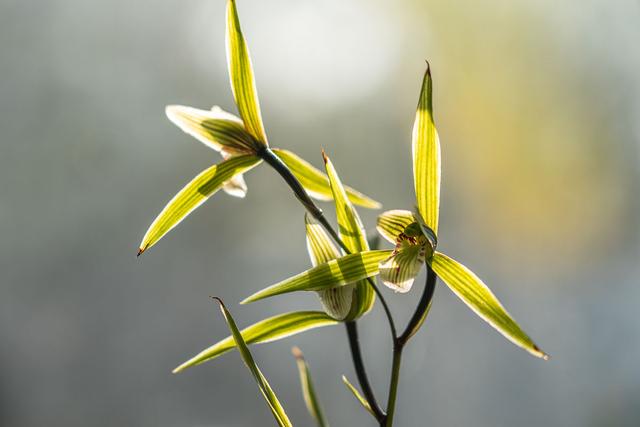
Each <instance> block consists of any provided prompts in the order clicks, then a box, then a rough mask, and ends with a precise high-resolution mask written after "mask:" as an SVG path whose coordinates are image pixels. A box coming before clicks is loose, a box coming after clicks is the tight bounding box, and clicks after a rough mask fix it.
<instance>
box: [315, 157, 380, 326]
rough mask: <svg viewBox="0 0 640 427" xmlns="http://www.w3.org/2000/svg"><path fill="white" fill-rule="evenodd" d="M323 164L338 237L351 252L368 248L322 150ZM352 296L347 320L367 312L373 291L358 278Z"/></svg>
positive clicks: (371, 302)
mask: <svg viewBox="0 0 640 427" xmlns="http://www.w3.org/2000/svg"><path fill="white" fill-rule="evenodd" d="M322 156H323V158H324V164H325V167H326V170H327V176H328V177H329V184H330V185H331V192H332V193H333V200H334V202H335V205H336V218H337V220H338V232H339V234H340V239H341V240H342V241H343V242H344V244H345V246H346V247H347V248H348V249H349V251H351V252H352V253H355V252H362V251H367V250H369V243H368V242H367V235H366V233H365V231H364V227H363V225H362V221H361V220H360V217H359V216H358V212H356V210H355V208H354V207H353V205H352V204H351V202H350V201H349V199H348V198H347V192H346V191H345V189H344V186H343V185H342V181H341V180H340V177H339V176H338V172H337V171H336V169H335V167H334V166H333V163H332V162H331V160H330V159H329V157H328V156H327V155H326V154H325V153H324V152H323V153H322ZM355 286H356V289H355V292H354V293H353V296H354V298H355V300H354V301H353V302H354V303H355V304H353V306H352V309H351V312H350V313H349V315H348V316H347V317H346V319H347V320H352V319H355V318H358V317H360V316H362V315H364V314H365V313H367V312H368V311H369V310H371V308H372V307H373V304H374V302H375V291H374V290H373V288H372V287H371V286H370V285H369V283H368V282H367V281H365V280H360V281H358V282H357V283H356V284H355Z"/></svg>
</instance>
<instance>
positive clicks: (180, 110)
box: [165, 105, 256, 155]
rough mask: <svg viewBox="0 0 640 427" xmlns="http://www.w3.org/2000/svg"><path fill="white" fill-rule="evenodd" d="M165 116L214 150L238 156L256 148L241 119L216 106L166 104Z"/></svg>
mask: <svg viewBox="0 0 640 427" xmlns="http://www.w3.org/2000/svg"><path fill="white" fill-rule="evenodd" d="M165 112H166V114H167V117H168V118H169V120H171V121H172V122H173V123H174V124H175V125H176V126H178V127H179V128H180V129H182V131H184V132H186V133H187V134H189V135H191V136H193V137H194V138H196V139H197V140H198V141H200V142H202V143H203V144H205V145H206V146H207V147H210V148H213V149H214V150H216V151H219V152H223V153H227V154H231V155H237V154H243V153H244V154H248V153H253V152H254V151H255V147H256V143H255V140H254V139H253V138H252V137H251V135H249V133H248V132H247V131H246V130H245V128H244V125H243V124H242V120H240V119H239V118H238V117H236V116H234V115H233V114H229V113H227V112H226V111H223V110H222V109H220V108H218V107H213V108H212V109H211V110H200V109H197V108H192V107H186V106H184V105H168V106H167V107H166V109H165Z"/></svg>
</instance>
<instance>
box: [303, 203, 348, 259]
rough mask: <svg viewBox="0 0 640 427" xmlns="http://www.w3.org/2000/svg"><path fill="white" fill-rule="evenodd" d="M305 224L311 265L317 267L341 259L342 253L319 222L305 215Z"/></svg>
mask: <svg viewBox="0 0 640 427" xmlns="http://www.w3.org/2000/svg"><path fill="white" fill-rule="evenodd" d="M304 224H305V228H306V231H307V251H308V252H309V258H311V265H313V266H314V267H315V266H317V265H318V264H324V263H325V262H328V261H331V260H332V259H336V258H340V251H339V250H338V248H336V247H335V245H334V244H333V242H332V241H331V237H329V235H328V234H327V232H326V231H324V228H322V225H320V223H319V222H318V221H316V220H315V219H314V218H313V217H312V216H311V215H309V214H308V213H305V214H304Z"/></svg>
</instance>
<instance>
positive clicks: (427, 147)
mask: <svg viewBox="0 0 640 427" xmlns="http://www.w3.org/2000/svg"><path fill="white" fill-rule="evenodd" d="M432 87H433V85H432V81H431V71H430V70H429V67H428V65H427V71H426V72H425V74H424V79H423V81H422V90H421V91H420V100H419V102H418V111H417V112H416V120H415V122H414V124H413V179H414V184H415V190H416V200H417V202H418V211H419V212H420V215H421V216H422V218H423V219H424V221H425V223H426V225H427V226H428V227H430V228H431V229H432V230H433V231H434V232H435V233H436V235H437V233H438V213H439V209H440V140H439V139H438V132H437V131H436V127H435V124H434V122H433V101H432Z"/></svg>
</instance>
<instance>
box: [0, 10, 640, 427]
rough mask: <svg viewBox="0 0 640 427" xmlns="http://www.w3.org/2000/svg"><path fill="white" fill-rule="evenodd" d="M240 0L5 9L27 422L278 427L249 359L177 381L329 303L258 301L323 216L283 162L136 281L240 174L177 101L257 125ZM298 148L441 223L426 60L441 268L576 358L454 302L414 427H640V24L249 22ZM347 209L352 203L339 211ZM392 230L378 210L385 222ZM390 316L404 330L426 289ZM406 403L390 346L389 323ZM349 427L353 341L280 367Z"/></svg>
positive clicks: (9, 280) (6, 247) (23, 420)
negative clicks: (219, 170) (417, 200)
mask: <svg viewBox="0 0 640 427" xmlns="http://www.w3.org/2000/svg"><path fill="white" fill-rule="evenodd" d="M224 9H225V5H224V1H223V0H186V1H179V2H178V1H130V0H127V1H123V0H111V1H98V0H86V1H73V0H49V1H38V2H36V1H24V0H23V1H20V0H1V1H0V135H1V136H0V144H1V145H0V150H1V151H0V231H1V236H2V244H1V245H0V272H1V273H0V280H1V283H0V348H1V349H0V425H2V426H7V427H30V426H43V425H47V426H64V427H69V426H114V425H122V426H129V425H131V426H257V425H271V424H272V420H271V418H270V414H269V411H268V409H267V407H266V406H265V404H264V402H263V401H262V398H261V396H260V394H259V392H258V390H257V388H256V387H255V385H254V384H253V381H252V379H251V377H250V375H249V374H248V372H247V371H246V370H245V368H244V366H243V365H242V363H241V361H240V359H239V357H238V356H237V355H236V354H228V355H226V356H224V357H223V358H221V359H219V360H217V361H216V362H214V363H211V364H207V365H203V366H201V367H197V368H194V369H191V370H189V371H187V372H185V373H183V374H180V375H172V374H171V373H170V371H171V369H172V368H174V367H175V366H176V365H177V364H179V363H180V362H183V361H184V360H185V359H186V358H188V357H189V356H191V355H193V354H195V353H196V352H197V351H199V350H200V349H202V348H204V347H205V346H207V345H209V344H211V343H212V342H213V341H214V340H217V339H219V338H221V337H223V336H225V334H226V332H227V331H226V326H225V324H224V322H223V320H222V317H221V315H220V313H219V311H218V310H217V308H215V305H214V304H213V303H212V302H211V301H210V300H209V298H208V295H218V296H221V297H223V298H224V299H225V301H226V302H227V303H228V305H229V308H230V309H231V311H232V313H233V314H234V315H235V317H236V319H237V321H238V323H239V324H240V325H247V324H249V323H251V322H254V321H257V320H259V319H261V318H263V317H266V316H269V315H273V314H276V313H280V312H283V311H288V310H294V309H300V308H316V307H318V306H319V305H318V302H317V301H316V298H315V296H314V295H309V294H305V295H298V294H296V295H290V296H286V297H281V298H274V299H270V300H266V301H262V302H259V303H256V304H254V305H250V306H238V305H237V302H238V301H240V300H241V299H243V298H244V297H246V296H248V295H249V294H251V293H253V292H254V291H256V290H258V289H260V288H262V287H264V286H266V285H270V284H272V283H274V282H276V281H278V280H280V279H283V278H285V277H287V276H288V275H291V274H293V273H297V272H299V271H302V270H303V269H306V268H307V267H308V266H309V259H308V257H307V255H306V249H305V245H304V234H303V216H302V210H301V208H300V206H299V205H298V204H297V203H296V201H295V199H294V198H293V197H292V196H291V194H290V192H289V191H288V189H287V188H285V187H284V185H283V183H282V181H281V179H280V178H279V177H278V176H277V175H276V174H275V173H273V172H272V171H271V170H269V169H267V168H266V167H260V168H257V169H256V170H254V171H252V172H250V173H249V174H248V175H247V177H246V178H247V182H248V185H249V193H248V195H247V198H246V199H245V200H239V199H235V198H232V197H229V196H227V195H225V194H222V193H220V194H218V195H216V196H215V198H213V199H212V200H210V201H209V202H208V203H207V204H206V205H204V206H203V207H202V208H200V209H199V210H198V211H196V212H195V213H194V214H193V215H192V216H190V217H189V218H188V219H187V220H185V221H184V222H183V223H182V224H181V225H180V226H179V227H178V228H177V229H175V230H174V231H172V232H171V233H169V234H168V235H167V236H166V237H165V238H164V239H163V240H162V241H160V242H159V243H158V245H157V246H156V247H154V248H152V249H151V250H150V251H149V252H148V253H146V254H145V255H144V256H143V257H141V258H140V259H136V257H135V253H136V251H137V244H138V242H139V241H140V239H141V237H142V235H143V234H144V231H145V230H146V228H147V227H148V225H149V224H150V223H151V221H152V220H153V218H154V217H155V215H156V214H157V213H158V212H159V211H160V210H161V208H162V207H163V206H164V204H165V203H166V202H167V201H168V200H169V199H170V198H171V197H172V196H173V194H174V193H175V192H176V191H177V190H178V189H179V188H180V187H181V186H182V185H183V184H185V183H186V182H187V181H189V180H190V179H191V178H192V177H193V176H195V175H196V174H197V173H198V172H199V171H201V170H202V169H204V168H205V167H207V166H208V165H210V164H212V163H214V162H217V161H218V160H219V156H218V154H216V153H215V152H213V151H211V150H209V149H207V148H206V147H204V146H203V145H202V144H200V143H199V142H198V141H196V140H194V139H192V138H190V137H188V136H187V135H185V134H184V133H182V132H181V131H180V130H179V129H178V128H176V127H175V126H173V125H172V124H171V123H170V122H169V121H168V120H167V119H166V118H165V116H164V111H163V110H164V106H165V105H166V104H170V103H181V104H187V105H192V106H196V107H200V108H209V107H211V106H212V105H214V104H217V105H220V106H221V107H222V108H224V109H226V110H228V111H232V112H235V107H234V104H233V99H232V97H231V91H230V88H229V83H228V75H227V71H226V64H225V46H224ZM239 11H240V17H241V20H242V24H243V27H244V30H245V35H246V37H247V39H248V42H249V46H250V49H251V52H252V56H253V61H254V66H255V72H256V77H257V84H258V89H259V92H260V99H261V103H262V111H263V116H264V120H265V124H266V128H267V132H268V134H269V138H270V141H271V144H272V145H273V146H277V147H283V148H288V149H291V150H294V151H296V152H297V153H299V154H300V155H302V156H304V157H305V158H307V159H309V160H310V161H312V162H313V163H314V164H315V165H316V166H320V165H321V158H320V148H321V147H323V148H324V149H325V150H326V151H327V153H328V154H329V155H330V156H331V157H332V159H333V161H334V163H335V166H336V168H337V169H338V171H339V172H340V174H341V176H342V178H343V180H344V181H345V182H347V183H349V184H351V185H352V186H354V187H356V188H358V189H360V190H362V191H363V192H365V193H367V194H369V195H371V196H373V197H375V198H376V199H378V200H380V201H382V202H383V203H384V205H385V208H388V209H391V208H409V209H411V208H412V207H413V195H412V193H413V188H412V176H411V168H410V149H411V145H410V142H411V141H410V134H411V126H412V122H413V114H414V111H415V106H416V102H417V97H418V92H419V86H420V81H421V77H422V73H423V71H424V68H425V63H424V59H428V60H429V61H430V62H431V64H432V68H433V76H434V81H435V99H434V103H435V114H436V122H437V124H438V127H439V131H440V136H441V141H442V151H443V153H442V157H443V177H442V194H443V200H442V211H441V230H440V242H441V243H440V248H441V250H443V251H444V252H446V253H448V254H450V255H451V256H453V257H454V258H456V259H458V260H460V261H461V262H463V263H465V264H466V265H468V266H469V267H470V268H471V269H473V270H474V271H475V272H476V273H477V274H478V275H479V276H480V277H482V278H483V279H484V280H485V281H486V283H487V284H489V286H490V287H491V288H492V289H493V290H494V292H495V293H496V294H497V295H498V296H499V297H500V298H501V300H502V301H503V303H504V304H505V305H506V306H507V308H508V309H509V310H510V312H511V313H512V314H513V315H514V317H515V318H516V319H517V320H518V321H519V322H520V323H521V325H522V326H523V327H524V329H525V330H526V331H527V332H528V333H530V334H531V335H532V337H533V338H534V339H535V340H536V341H537V342H538V343H539V344H540V345H541V346H542V347H543V348H544V349H545V350H546V351H548V352H549V353H550V354H551V356H552V359H551V361H549V362H547V363H545V362H543V361H540V360H537V359H535V358H533V357H531V356H529V355H527V354H526V353H525V352H523V351H521V350H519V349H518V348H516V347H515V346H513V345H511V344H510V343H509V342H507V341H506V340H505V339H503V338H502V337H501V336H500V335H499V334H498V333H496V332H495V331H494V330H492V329H491V328H490V327H488V326H487V325H486V324H484V323H483V322H482V321H480V320H479V319H478V318H477V317H476V316H475V315H474V314H473V313H472V312H471V311H470V310H468V309H467V308H466V307H465V306H464V305H463V304H462V303H461V302H460V301H459V300H458V299H457V298H456V297H455V296H454V295H453V294H452V293H451V292H450V291H449V290H448V289H447V288H446V287H444V286H440V285H439V286H438V288H437V290H436V294H435V300H434V304H433V307H432V312H431V314H430V316H429V318H428V321H427V324H426V327H425V328H424V329H423V330H422V331H421V332H420V334H419V335H418V336H417V337H416V338H415V340H414V341H413V342H412V344H411V346H410V347H409V348H408V349H407V351H406V355H405V359H404V363H403V370H402V382H401V386H400V392H399V406H398V411H397V413H398V417H397V420H398V422H397V425H398V426H423V425H426V426H434V427H435V426H445V427H446V426H487V427H490V426H523V427H527V426H541V425H544V426H565V427H584V426H586V427H597V426H605V425H606V426H607V427H611V426H614V427H618V426H637V425H640V364H638V360H640V344H638V337H639V334H640V328H639V321H638V314H637V313H638V308H637V307H638V302H639V301H640V287H639V286H638V281H639V278H640V266H639V263H638V260H639V259H640V257H639V252H640V251H639V249H640V244H639V242H640V233H639V228H638V217H639V214H640V204H639V202H638V200H639V199H638V194H639V191H640V184H639V182H640V180H639V175H640V168H639V167H638V164H639V160H640V155H639V153H640V149H639V148H640V124H639V123H640V121H639V118H640V80H639V79H638V76H639V75H640V50H639V49H638V41H639V40H640V25H639V24H638V23H639V22H640V4H639V3H638V2H637V1H632V0H620V1H616V2H611V1H605V0H601V1H578V0H575V1H563V2H558V1H551V0H548V1H538V2H515V1H514V2H507V1H500V0H488V1H484V2H477V1H466V2H450V1H445V0H440V1H435V0H434V1H419V0H414V1H407V0H403V1H398V0H368V1H364V0H352V1H351V0H350V1H345V0H330V1H329V0H328V1H322V2H319V1H311V0H295V1H293V0H286V1H285V0H273V1H259V0H239ZM323 207H324V208H325V210H326V211H328V212H330V211H331V205H330V204H323ZM361 213H362V216H363V219H364V221H365V222H366V224H367V225H368V226H369V227H372V226H373V225H374V223H375V215H376V212H372V211H364V210H361ZM422 283H423V279H422V277H421V278H420V279H419V280H418V282H416V285H415V288H414V290H413V291H412V292H411V293H409V294H406V295H394V294H393V293H391V292H386V291H385V293H386V294H387V295H388V299H389V300H390V301H391V304H392V308H393V310H394V312H395V313H397V316H398V318H399V322H400V323H402V322H403V321H404V320H406V319H407V317H408V316H409V314H410V310H411V308H412V307H413V305H414V304H415V302H416V299H417V298H418V296H419V293H420V291H421V287H422ZM361 323H362V325H361V334H362V338H363V347H364V351H365V356H366V362H367V364H368V367H369V370H370V372H371V376H372V381H373V383H374V386H375V388H376V390H378V394H379V395H380V398H381V399H383V400H384V398H385V393H386V387H387V379H388V369H389V367H390V363H389V362H390V354H389V336H388V330H387V328H386V324H385V322H384V318H383V316H382V314H381V310H380V308H379V306H376V308H375V309H374V311H373V312H372V313H371V314H370V315H369V316H367V317H366V319H364V321H363V322H361ZM293 344H297V345H299V346H300V347H301V348H302V350H303V351H304V352H305V354H306V356H307V358H308V361H309V363H310V365H311V369H312V371H313V373H314V374H315V382H316V384H317V387H318V389H319V393H320V396H321V398H322V400H323V403H324V406H325V408H326V410H327V412H328V413H329V414H328V418H329V419H330V421H331V422H332V425H334V426H352V425H373V424H372V423H371V421H370V419H369V417H368V415H367V414H366V413H364V412H363V411H362V410H361V409H360V408H359V407H358V405H357V404H356V403H355V401H354V399H353V398H352V396H351V395H350V394H349V393H348V392H347V391H346V389H345V388H344V386H343V385H342V383H341V381H340V376H341V375H342V374H346V375H347V376H348V377H349V378H350V379H352V380H355V378H354V373H353V368H352V366H351V364H350V360H349V355H348V352H347V347H346V340H345V336H344V331H343V329H342V328H341V327H337V328H333V329H332V328H327V329H323V330H317V331H313V332H310V333H308V334H305V335H303V336H300V337H295V338H290V339H288V340H286V341H283V342H280V343H275V344H270V345H262V346H257V347H254V351H255V356H256V358H257V360H258V361H259V363H260V365H261V367H262V369H263V371H264V373H265V375H266V376H267V377H268V378H269V379H270V381H271V383H272V385H273V387H274V389H275V390H276V391H277V392H278V394H279V395H280V396H281V398H282V400H283V404H284V405H285V407H286V408H287V411H288V412H289V413H290V415H291V417H292V419H293V421H294V423H295V424H296V425H302V426H304V425H311V422H310V420H309V418H308V416H307V414H306V412H305V410H304V407H303V401H302V398H301V397H300V393H299V385H298V379H297V374H296V370H295V364H294V359H293V357H292V356H291V354H290V347H291V346H292V345H293Z"/></svg>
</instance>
